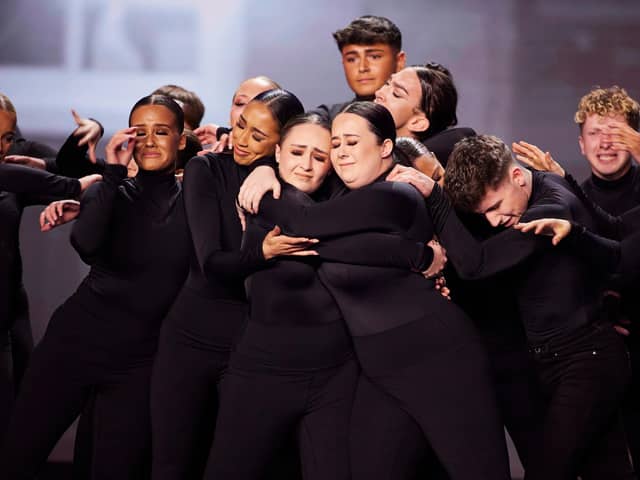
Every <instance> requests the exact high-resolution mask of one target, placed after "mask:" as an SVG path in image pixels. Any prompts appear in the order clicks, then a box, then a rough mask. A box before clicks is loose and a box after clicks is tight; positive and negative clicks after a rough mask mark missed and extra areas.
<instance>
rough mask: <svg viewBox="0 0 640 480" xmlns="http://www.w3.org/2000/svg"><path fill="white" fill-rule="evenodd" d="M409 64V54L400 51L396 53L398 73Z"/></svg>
mask: <svg viewBox="0 0 640 480" xmlns="http://www.w3.org/2000/svg"><path fill="white" fill-rule="evenodd" d="M406 64H407V54H406V53H404V50H400V51H399V52H398V53H396V72H399V71H400V70H402V69H403V68H404V67H405V65H406Z"/></svg>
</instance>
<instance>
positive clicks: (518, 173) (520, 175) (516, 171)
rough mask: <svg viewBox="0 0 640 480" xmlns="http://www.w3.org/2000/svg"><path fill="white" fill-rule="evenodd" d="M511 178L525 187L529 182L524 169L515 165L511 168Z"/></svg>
mask: <svg viewBox="0 0 640 480" xmlns="http://www.w3.org/2000/svg"><path fill="white" fill-rule="evenodd" d="M511 180H512V182H513V183H515V184H516V185H518V186H519V187H524V186H525V185H526V183H527V179H526V178H525V176H524V172H523V171H522V167H520V166H515V167H513V169H512V170H511Z"/></svg>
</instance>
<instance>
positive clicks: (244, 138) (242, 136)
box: [234, 128, 249, 147]
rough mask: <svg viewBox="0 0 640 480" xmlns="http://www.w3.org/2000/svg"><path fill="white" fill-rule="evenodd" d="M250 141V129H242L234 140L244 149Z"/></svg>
mask: <svg viewBox="0 0 640 480" xmlns="http://www.w3.org/2000/svg"><path fill="white" fill-rule="evenodd" d="M248 139H249V129H248V128H244V129H241V130H240V132H239V133H238V134H237V136H236V137H235V138H234V142H235V143H237V144H238V145H240V146H242V147H246V146H247V144H248Z"/></svg>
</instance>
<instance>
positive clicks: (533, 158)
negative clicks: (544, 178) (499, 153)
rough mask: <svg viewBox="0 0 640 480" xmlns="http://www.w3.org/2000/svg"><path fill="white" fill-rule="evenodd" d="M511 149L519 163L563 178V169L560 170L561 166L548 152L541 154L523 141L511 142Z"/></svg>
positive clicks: (533, 146)
mask: <svg viewBox="0 0 640 480" xmlns="http://www.w3.org/2000/svg"><path fill="white" fill-rule="evenodd" d="M511 149H512V150H513V153H515V154H516V158H517V159H518V160H519V161H521V162H522V163H524V164H525V165H528V166H529V167H531V168H533V169H534V170H539V171H541V172H552V173H556V174H558V175H560V176H561V177H564V174H565V171H564V168H562V166H561V165H560V164H559V163H558V162H556V161H555V160H554V159H553V157H552V156H551V153H550V152H543V151H542V150H540V149H539V148H538V147H536V146H535V145H533V144H531V143H527V142H525V141H523V140H520V141H519V142H517V143H516V142H513V143H512V144H511Z"/></svg>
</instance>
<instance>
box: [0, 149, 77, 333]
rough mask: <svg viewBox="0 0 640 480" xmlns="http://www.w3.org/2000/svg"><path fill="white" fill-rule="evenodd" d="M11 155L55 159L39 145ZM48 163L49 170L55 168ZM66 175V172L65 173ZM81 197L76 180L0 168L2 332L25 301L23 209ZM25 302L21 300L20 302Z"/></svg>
mask: <svg viewBox="0 0 640 480" xmlns="http://www.w3.org/2000/svg"><path fill="white" fill-rule="evenodd" d="M8 154H9V155H27V156H32V157H41V156H45V155H46V156H48V157H53V156H55V151H53V150H52V149H50V148H49V147H47V146H46V145H42V144H40V143H37V142H31V141H27V140H24V139H20V140H19V141H16V142H15V143H14V144H13V145H12V146H11V149H10V150H9V152H8ZM52 164H53V163H52V161H47V162H46V165H47V167H50V166H51V165H52ZM63 173H66V172H63ZM79 193H80V183H79V182H78V181H77V180H74V179H70V178H66V177H60V176H58V175H53V174H51V173H48V172H45V171H43V170H38V169H33V168H28V167H24V166H21V165H12V164H0V225H2V227H1V228H0V328H2V329H6V328H7V327H8V326H9V325H10V324H11V323H12V319H13V318H15V315H17V311H16V309H17V308H19V305H24V304H25V302H26V300H24V299H22V297H24V291H23V287H22V258H21V257H20V240H19V232H20V221H21V219H22V212H23V210H24V208H26V207H28V206H31V205H41V204H45V203H49V202H51V201H54V200H60V199H63V198H73V197H76V196H77V195H78V194H79ZM20 299H22V300H20Z"/></svg>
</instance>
